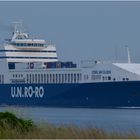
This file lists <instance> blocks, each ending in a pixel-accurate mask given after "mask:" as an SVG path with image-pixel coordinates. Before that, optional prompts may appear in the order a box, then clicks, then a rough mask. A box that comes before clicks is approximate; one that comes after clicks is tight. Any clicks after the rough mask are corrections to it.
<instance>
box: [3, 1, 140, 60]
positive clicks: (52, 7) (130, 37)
mask: <svg viewBox="0 0 140 140" xmlns="http://www.w3.org/2000/svg"><path fill="white" fill-rule="evenodd" d="M15 21H17V22H19V21H20V22H22V23H23V26H24V28H25V30H26V31H27V32H29V33H30V34H32V35H33V36H34V37H35V36H36V37H38V38H43V39H45V40H47V41H49V42H50V41H51V42H53V43H54V44H55V45H56V48H57V53H58V57H59V59H60V60H62V61H69V60H72V61H74V62H79V61H81V60H106V61H108V60H116V59H117V60H126V59H127V52H126V48H125V46H126V45H127V46H128V47H129V49H130V55H131V59H132V62H140V1H135V2H133V1H124V2H121V1H116V2H114V1H108V2H107V1H98V2H97V1H88V2H86V1H81V2H80V1H77V2H76V1H61V2H60V1H52V2H49V1H42V2H39V1H36V2H33V1H30V2H28V1H22V2H18V1H15V2H10V1H9V2H8V1H7V2H2V1H0V42H1V43H2V40H3V39H4V38H9V37H10V36H11V27H12V25H13V24H12V22H15Z"/></svg>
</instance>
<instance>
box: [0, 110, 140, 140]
mask: <svg viewBox="0 0 140 140" xmlns="http://www.w3.org/2000/svg"><path fill="white" fill-rule="evenodd" d="M0 138H1V139H6V138H7V139H12V138H16V139H18V138H20V139H27V138H28V139H29V138H35V139H41V138H42V139H43V138H45V139H91V138H92V139H106V138H108V139H113V138H114V139H116V138H117V139H119V138H121V139H123V138H129V139H130V138H133V139H134V138H140V136H139V135H137V134H136V133H135V131H132V132H129V133H121V132H107V131H105V130H103V129H100V128H93V127H88V128H80V127H78V126H75V125H61V126H55V125H52V124H43V125H42V124H40V125H35V124H34V122H33V121H31V120H25V119H22V118H18V117H16V115H14V114H13V113H9V112H1V113H0Z"/></svg>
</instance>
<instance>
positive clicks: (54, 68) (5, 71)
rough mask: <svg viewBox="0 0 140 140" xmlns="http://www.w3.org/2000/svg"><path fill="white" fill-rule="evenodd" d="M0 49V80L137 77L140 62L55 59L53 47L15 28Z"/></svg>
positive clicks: (85, 80) (75, 80)
mask: <svg viewBox="0 0 140 140" xmlns="http://www.w3.org/2000/svg"><path fill="white" fill-rule="evenodd" d="M3 48H4V49H1V50H0V66H1V69H0V83H11V84H12V83H17V84H23V83H36V84H38V83H46V84H47V83H55V84H61V83H94V82H95V83H96V82H117V81H119V82H120V81H123V82H125V81H138V80H140V64H136V63H132V62H131V60H130V54H129V51H128V63H112V62H101V61H95V62H93V63H91V64H90V65H87V66H84V67H77V66H76V64H73V63H72V62H61V61H58V58H57V53H56V47H55V46H54V45H52V44H47V43H46V41H45V40H42V39H31V38H30V37H29V35H28V34H26V33H23V32H22V31H21V30H18V29H17V28H15V30H14V32H13V36H12V39H10V40H9V41H8V43H7V44H6V45H4V47H3Z"/></svg>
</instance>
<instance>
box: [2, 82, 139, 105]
mask: <svg viewBox="0 0 140 140" xmlns="http://www.w3.org/2000/svg"><path fill="white" fill-rule="evenodd" d="M0 105H18V106H47V107H87V108H117V107H140V81H126V82H103V83H81V84H1V85H0Z"/></svg>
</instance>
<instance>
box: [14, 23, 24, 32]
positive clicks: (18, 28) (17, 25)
mask: <svg viewBox="0 0 140 140" xmlns="http://www.w3.org/2000/svg"><path fill="white" fill-rule="evenodd" d="M12 24H14V33H17V32H21V28H22V23H21V22H12Z"/></svg>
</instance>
